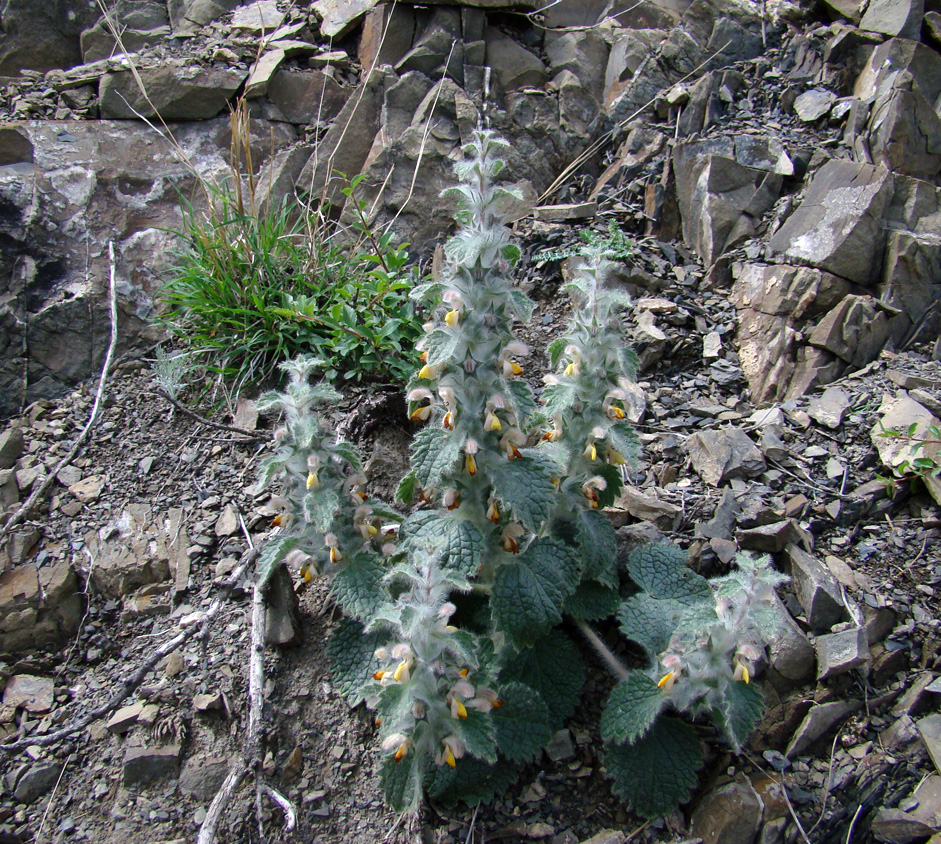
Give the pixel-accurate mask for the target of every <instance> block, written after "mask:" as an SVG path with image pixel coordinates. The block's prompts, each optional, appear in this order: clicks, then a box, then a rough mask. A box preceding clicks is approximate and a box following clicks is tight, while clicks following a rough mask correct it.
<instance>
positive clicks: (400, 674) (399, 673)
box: [392, 659, 409, 683]
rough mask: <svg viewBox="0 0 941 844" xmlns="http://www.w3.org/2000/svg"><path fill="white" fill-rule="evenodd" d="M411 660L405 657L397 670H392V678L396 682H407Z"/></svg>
mask: <svg viewBox="0 0 941 844" xmlns="http://www.w3.org/2000/svg"><path fill="white" fill-rule="evenodd" d="M408 669H409V661H408V660H407V659H403V660H402V661H401V662H400V663H399V664H398V665H397V666H396V669H395V671H393V672H392V679H393V680H395V682H396V683H407V682H408V678H409V670H408Z"/></svg>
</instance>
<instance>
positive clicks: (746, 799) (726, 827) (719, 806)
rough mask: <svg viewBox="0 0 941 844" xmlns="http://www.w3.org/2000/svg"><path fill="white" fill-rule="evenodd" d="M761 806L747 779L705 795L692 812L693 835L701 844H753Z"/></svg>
mask: <svg viewBox="0 0 941 844" xmlns="http://www.w3.org/2000/svg"><path fill="white" fill-rule="evenodd" d="M763 813H764V804H763V803H762V800H761V798H760V797H759V796H758V792H757V791H755V788H754V786H753V785H752V784H751V782H749V781H748V780H747V779H737V780H735V781H733V782H730V783H727V784H726V785H722V786H719V787H718V788H714V789H712V790H711V791H709V792H707V793H706V794H704V795H703V796H702V797H701V798H700V800H699V805H698V806H697V807H696V809H695V811H694V812H693V818H692V824H691V826H692V832H693V835H696V836H698V837H699V838H701V839H702V842H703V844H752V842H753V841H754V840H755V836H756V835H757V834H758V830H759V828H760V827H761V818H762V814H763Z"/></svg>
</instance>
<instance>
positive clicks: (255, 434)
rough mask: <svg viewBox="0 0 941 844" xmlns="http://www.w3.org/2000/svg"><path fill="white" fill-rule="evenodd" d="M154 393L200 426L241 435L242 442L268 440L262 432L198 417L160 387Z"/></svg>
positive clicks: (266, 435)
mask: <svg viewBox="0 0 941 844" xmlns="http://www.w3.org/2000/svg"><path fill="white" fill-rule="evenodd" d="M155 392H156V393H157V395H159V396H163V397H164V398H165V399H166V400H167V401H168V402H170V404H172V405H173V406H174V407H175V408H176V409H177V410H179V411H180V413H182V414H183V415H184V416H189V417H190V419H195V420H196V421H197V422H199V423H200V424H201V425H206V426H208V427H210V428H215V429H216V430H217V431H228V432H229V433H231V434H241V435H242V436H243V437H246V438H247V439H246V440H244V441H245V442H247V441H254V440H265V439H268V434H267V433H264V432H259V431H249V430H248V429H247V428H236V427H235V426H233V425H223V424H222V423H221V422H212V421H210V420H209V419H206V418H205V417H203V416H200V415H199V414H198V413H196V412H195V411H193V410H190V409H189V408H188V407H187V406H186V405H185V404H181V403H180V402H178V401H177V400H176V399H175V398H173V396H171V395H170V394H169V393H168V392H167V391H166V390H164V389H163V388H162V387H156V388H155Z"/></svg>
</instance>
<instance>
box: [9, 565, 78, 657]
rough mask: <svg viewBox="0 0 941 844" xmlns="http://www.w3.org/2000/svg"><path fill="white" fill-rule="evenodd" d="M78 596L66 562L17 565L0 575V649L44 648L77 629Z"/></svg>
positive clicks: (71, 573)
mask: <svg viewBox="0 0 941 844" xmlns="http://www.w3.org/2000/svg"><path fill="white" fill-rule="evenodd" d="M81 615H82V598H81V595H80V594H79V592H78V580H77V578H76V577H75V573H74V572H73V571H72V568H71V566H69V564H68V563H66V562H59V563H55V564H52V565H45V566H43V567H42V568H40V569H37V568H36V567H35V566H33V565H24V566H17V567H16V568H12V569H8V570H7V571H5V572H3V574H0V650H2V651H10V652H15V653H17V652H22V651H28V650H32V649H34V648H41V647H45V646H46V645H50V644H54V643H56V642H59V641H61V640H62V639H63V638H65V637H67V636H71V635H73V634H74V633H75V631H76V630H77V629H78V625H79V622H80V621H81Z"/></svg>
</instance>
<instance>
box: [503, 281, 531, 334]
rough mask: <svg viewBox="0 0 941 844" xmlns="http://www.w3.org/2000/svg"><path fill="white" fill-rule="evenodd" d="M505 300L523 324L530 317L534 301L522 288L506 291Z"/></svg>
mask: <svg viewBox="0 0 941 844" xmlns="http://www.w3.org/2000/svg"><path fill="white" fill-rule="evenodd" d="M506 301H507V304H508V305H509V308H510V311H511V312H512V313H513V315H514V316H515V317H516V318H517V319H518V320H519V321H520V322H522V323H523V324H524V325H525V324H526V323H528V322H529V321H530V319H532V316H533V311H534V310H535V308H536V303H535V302H534V301H533V300H532V299H530V298H529V296H527V295H526V294H525V293H523V291H522V290H516V289H511V290H508V291H507V294H506Z"/></svg>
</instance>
